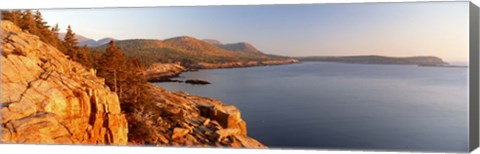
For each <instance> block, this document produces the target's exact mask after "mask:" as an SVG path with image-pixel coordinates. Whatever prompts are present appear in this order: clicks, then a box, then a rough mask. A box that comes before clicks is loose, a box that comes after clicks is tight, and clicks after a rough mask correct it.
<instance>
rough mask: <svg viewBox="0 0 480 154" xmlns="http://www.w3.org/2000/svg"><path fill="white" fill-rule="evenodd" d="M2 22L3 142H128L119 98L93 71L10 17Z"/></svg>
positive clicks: (116, 143)
mask: <svg viewBox="0 0 480 154" xmlns="http://www.w3.org/2000/svg"><path fill="white" fill-rule="evenodd" d="M1 27H2V42H1V43H2V48H1V49H2V59H1V63H2V85H1V87H2V91H1V92H2V93H1V99H2V106H1V115H2V130H1V131H2V132H1V134H2V138H1V142H3V143H42V144H114V145H125V144H127V133H128V127H127V121H126V118H125V116H124V114H123V113H122V112H121V109H120V103H119V100H118V97H117V95H116V94H115V93H113V92H111V91H110V90H109V89H108V87H106V86H105V84H104V81H103V79H101V78H98V77H96V76H95V71H94V70H88V69H86V68H85V67H83V66H82V65H81V64H79V63H76V62H73V61H71V60H69V58H68V57H67V56H65V55H64V54H63V53H61V52H60V51H58V50H57V49H55V48H54V47H52V46H50V45H48V44H46V43H44V42H42V41H40V39H39V38H38V37H37V36H35V35H31V34H29V33H26V32H22V31H21V30H20V29H19V28H18V27H16V26H15V25H13V23H11V22H8V21H2V22H1Z"/></svg>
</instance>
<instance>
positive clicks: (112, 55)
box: [97, 40, 125, 97]
mask: <svg viewBox="0 0 480 154" xmlns="http://www.w3.org/2000/svg"><path fill="white" fill-rule="evenodd" d="M109 45H110V46H109V47H108V48H107V49H106V52H105V53H104V54H103V55H102V57H101V58H100V60H99V68H98V72H97V75H98V76H101V77H104V78H105V83H106V84H107V85H108V86H109V87H110V88H111V90H112V91H114V92H116V93H117V94H119V96H120V97H122V94H121V89H120V87H119V82H121V81H122V79H123V77H124V76H125V73H124V72H123V71H125V54H123V53H122V52H121V51H120V49H118V48H117V47H116V46H115V42H114V41H113V40H112V41H110V43H109Z"/></svg>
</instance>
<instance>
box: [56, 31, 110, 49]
mask: <svg viewBox="0 0 480 154" xmlns="http://www.w3.org/2000/svg"><path fill="white" fill-rule="evenodd" d="M65 34H66V33H58V38H59V39H61V40H63V38H64V37H65ZM75 38H76V39H77V40H78V46H84V45H87V46H89V47H97V46H100V45H103V44H106V43H108V42H110V40H116V39H114V38H109V37H107V38H103V39H100V40H98V41H95V40H94V39H91V38H88V37H85V36H82V35H79V34H75Z"/></svg>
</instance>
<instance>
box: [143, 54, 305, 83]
mask: <svg viewBox="0 0 480 154" xmlns="http://www.w3.org/2000/svg"><path fill="white" fill-rule="evenodd" d="M299 62H300V61H299V60H297V59H286V60H274V61H273V60H272V61H260V62H258V61H249V62H229V63H220V64H211V63H199V64H195V65H193V66H191V67H189V68H185V67H183V66H181V65H180V64H178V63H155V64H153V65H152V66H151V67H150V68H148V69H147V70H145V71H144V72H143V75H144V76H145V78H146V79H147V80H148V81H149V82H179V81H177V80H171V78H175V77H178V76H179V75H180V74H181V73H183V72H188V71H197V70H201V69H226V68H245V67H260V66H272V65H287V64H293V63H299Z"/></svg>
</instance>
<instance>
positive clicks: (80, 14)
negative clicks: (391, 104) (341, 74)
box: [41, 2, 468, 61]
mask: <svg viewBox="0 0 480 154" xmlns="http://www.w3.org/2000/svg"><path fill="white" fill-rule="evenodd" d="M41 12H42V13H43V15H44V18H45V19H46V20H47V22H48V23H49V24H51V25H54V24H55V23H58V24H59V25H60V28H61V29H62V31H65V29H66V27H67V25H71V26H72V28H73V30H74V31H75V32H76V33H77V34H81V35H83V36H86V37H89V38H93V39H101V38H104V37H113V38H117V39H134V38H148V39H166V38H171V37H175V36H185V35H188V36H193V37H196V38H199V39H216V40H219V41H221V42H223V43H233V42H249V43H251V44H253V45H254V46H256V47H257V48H258V49H260V50H261V51H263V52H266V53H270V54H279V55H287V56H313V55H318V56H335V55H370V54H375V55H386V56H418V55H433V56H439V57H441V58H443V59H444V60H447V61H468V2H432V3H426V2H424V3H363V4H362V3H360V4H316V5H260V6H210V7H157V8H109V9H64V10H62V9H58V10H42V11H41Z"/></svg>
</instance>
